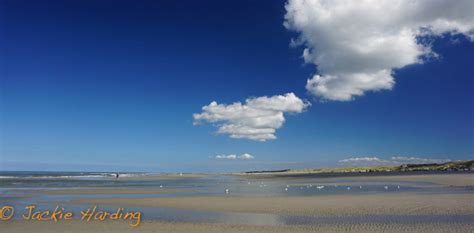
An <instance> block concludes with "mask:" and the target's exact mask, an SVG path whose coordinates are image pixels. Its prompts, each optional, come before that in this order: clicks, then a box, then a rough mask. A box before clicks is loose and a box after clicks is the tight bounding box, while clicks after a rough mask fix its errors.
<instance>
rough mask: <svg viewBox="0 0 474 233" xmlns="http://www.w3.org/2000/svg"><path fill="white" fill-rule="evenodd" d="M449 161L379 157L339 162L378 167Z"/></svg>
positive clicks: (445, 160) (406, 157)
mask: <svg viewBox="0 0 474 233" xmlns="http://www.w3.org/2000/svg"><path fill="white" fill-rule="evenodd" d="M449 161H451V160H449V159H433V158H420V157H409V156H393V157H391V158H390V159H380V158H378V157H375V156H374V157H352V158H348V159H342V160H339V161H338V162H339V163H340V164H343V165H349V166H376V165H401V164H426V163H444V162H449Z"/></svg>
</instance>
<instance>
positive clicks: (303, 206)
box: [74, 194, 474, 216]
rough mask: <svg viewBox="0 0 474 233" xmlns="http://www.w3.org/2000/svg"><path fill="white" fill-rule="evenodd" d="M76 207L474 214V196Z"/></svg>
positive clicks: (134, 201)
mask: <svg viewBox="0 0 474 233" xmlns="http://www.w3.org/2000/svg"><path fill="white" fill-rule="evenodd" d="M74 203H80V204H93V205H114V206H120V205H126V206H142V207H166V208H178V209H193V210H206V211H223V212H241V213H271V214H291V215H304V216H348V215H352V216H360V215H379V214H381V215H438V214H451V215H456V214H460V215H472V214H474V196H473V195H472V194H438V195H431V194H427V195H422V194H403V195H400V194H384V195H380V194H373V195H330V196H329V195H328V196H317V197H181V198H108V199H81V200H76V201H74Z"/></svg>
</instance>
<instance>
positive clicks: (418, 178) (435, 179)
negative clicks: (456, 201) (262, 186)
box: [238, 173, 474, 187]
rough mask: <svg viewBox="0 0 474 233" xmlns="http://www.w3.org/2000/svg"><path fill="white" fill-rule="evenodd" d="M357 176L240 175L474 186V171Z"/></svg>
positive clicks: (315, 180) (290, 178)
mask: <svg viewBox="0 0 474 233" xmlns="http://www.w3.org/2000/svg"><path fill="white" fill-rule="evenodd" d="M356 175H357V176H351V174H348V175H347V176H344V175H341V176H338V177H330V176H329V177H318V174H311V173H308V174H292V173H288V174H285V173H282V174H245V175H238V176H239V177H243V178H249V179H269V180H272V179H278V180H308V179H310V180H311V181H313V182H318V181H320V182H322V181H324V182H332V181H337V180H340V179H344V180H346V181H347V182H346V183H345V184H350V182H365V183H369V182H370V183H374V182H376V183H377V181H381V180H383V181H384V182H386V181H389V182H431V183H433V184H437V185H444V186H456V187H466V186H474V173H459V174H423V173H420V174H413V173H410V174H407V175H390V174H389V173H387V174H385V175H380V176H374V175H370V174H356Z"/></svg>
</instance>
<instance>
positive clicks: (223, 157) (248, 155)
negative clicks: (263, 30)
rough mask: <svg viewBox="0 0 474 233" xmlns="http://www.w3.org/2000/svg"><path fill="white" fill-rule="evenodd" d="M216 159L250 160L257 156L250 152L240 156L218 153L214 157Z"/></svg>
mask: <svg viewBox="0 0 474 233" xmlns="http://www.w3.org/2000/svg"><path fill="white" fill-rule="evenodd" d="M211 158H215V159H225V160H250V159H255V157H254V156H253V155H251V154H249V153H244V154H241V155H239V156H237V155H236V154H229V155H216V156H214V157H211Z"/></svg>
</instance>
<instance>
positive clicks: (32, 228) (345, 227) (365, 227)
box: [0, 221, 473, 233]
mask: <svg viewBox="0 0 474 233" xmlns="http://www.w3.org/2000/svg"><path fill="white" fill-rule="evenodd" d="M0 229H1V230H2V232H8V233H24V232H35V233H63V232H70V233H85V232H101V233H132V232H133V233H136V232H140V233H158V232H163V233H189V232H193V233H223V232H228V233H242V232H247V233H290V232H294V233H304V232H324V233H333V232H353V233H366V232H388V233H391V232H393V233H403V232H419V233H425V232H426V233H438V232H439V233H442V232H443V233H444V232H459V233H461V232H462V233H468V232H472V230H473V226H472V224H471V225H469V224H458V223H450V224H446V223H429V224H426V223H423V224H380V223H360V224H346V223H340V224H315V225H294V226H284V225H282V226H250V225H229V224H209V223H186V222H179V223H178V222H160V221H145V222H143V223H142V224H141V225H140V226H138V227H136V228H132V227H129V226H128V225H127V223H125V222H81V221H68V222H60V223H54V222H29V223H24V222H22V221H13V222H2V223H0Z"/></svg>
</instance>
